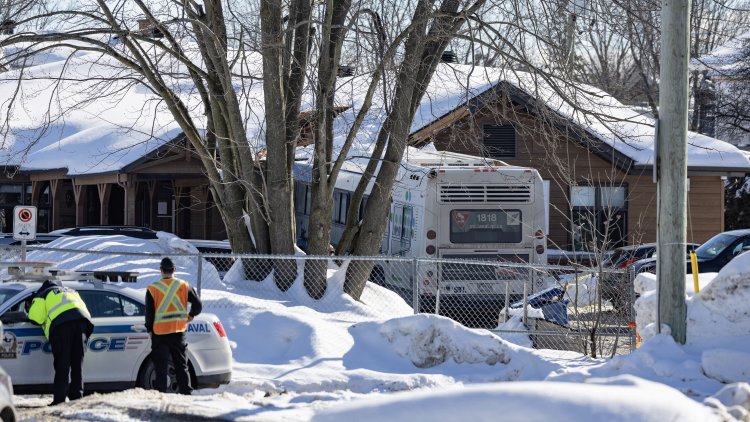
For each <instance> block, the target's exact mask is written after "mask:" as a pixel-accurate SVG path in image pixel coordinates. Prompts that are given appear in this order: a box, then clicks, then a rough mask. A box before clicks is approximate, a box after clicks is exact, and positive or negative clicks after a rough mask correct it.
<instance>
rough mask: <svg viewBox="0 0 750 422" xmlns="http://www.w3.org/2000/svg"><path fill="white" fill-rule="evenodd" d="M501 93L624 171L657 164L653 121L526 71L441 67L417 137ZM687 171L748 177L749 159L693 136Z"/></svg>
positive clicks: (589, 90)
mask: <svg viewBox="0 0 750 422" xmlns="http://www.w3.org/2000/svg"><path fill="white" fill-rule="evenodd" d="M498 91H503V92H505V93H507V94H509V95H511V97H512V98H513V100H514V101H517V102H521V103H525V104H532V105H533V106H534V108H536V110H537V112H539V111H540V109H544V112H547V113H549V112H551V113H554V115H556V116H557V117H559V118H561V119H562V121H566V122H570V123H572V124H574V125H575V126H577V127H578V128H579V129H581V131H582V132H584V133H585V134H586V138H587V139H586V140H584V141H585V142H586V143H588V142H590V141H591V140H596V141H597V142H598V143H600V145H601V146H603V147H605V151H606V153H605V154H602V156H603V157H604V158H607V159H608V160H610V161H612V160H618V159H619V160H622V161H623V163H621V165H622V166H623V167H628V168H636V169H637V168H639V167H641V168H644V167H649V168H650V167H651V166H652V164H653V161H654V148H655V141H654V133H655V129H654V128H655V120H654V119H653V118H652V117H651V116H649V115H647V114H645V113H644V112H642V111H639V110H637V109H635V108H633V107H629V106H626V105H624V104H622V103H620V102H619V101H617V100H616V99H615V98H614V97H612V96H611V95H609V94H607V93H606V92H604V91H601V90H599V89H597V88H594V87H592V86H588V85H583V84H571V83H567V82H565V81H562V80H558V79H553V78H552V77H549V76H546V75H537V74H533V73H527V72H514V71H507V70H502V69H494V68H480V67H473V66H467V65H455V64H443V65H441V66H440V67H439V68H438V71H437V72H436V74H435V76H434V77H433V79H432V82H431V84H430V87H429V90H428V92H427V94H426V95H425V101H423V102H422V104H421V106H420V108H419V109H418V111H417V115H416V117H415V119H414V122H413V125H412V133H413V134H419V132H420V131H425V132H429V129H430V126H431V125H432V124H434V123H435V122H437V121H440V120H441V119H451V118H453V119H458V118H460V116H461V114H460V113H455V112H456V111H457V110H460V109H462V108H464V109H472V108H476V107H477V105H481V102H482V96H487V95H488V94H491V93H493V92H498ZM540 106H541V107H540ZM610 152H614V154H610ZM688 167H690V168H691V170H700V169H706V170H718V171H722V170H724V171H744V172H747V171H750V160H748V158H747V157H746V156H745V155H744V154H743V153H742V152H741V151H740V150H739V149H737V147H735V146H734V145H731V144H729V143H727V142H723V141H720V140H718V139H715V138H711V137H709V136H705V135H702V134H699V133H695V132H688Z"/></svg>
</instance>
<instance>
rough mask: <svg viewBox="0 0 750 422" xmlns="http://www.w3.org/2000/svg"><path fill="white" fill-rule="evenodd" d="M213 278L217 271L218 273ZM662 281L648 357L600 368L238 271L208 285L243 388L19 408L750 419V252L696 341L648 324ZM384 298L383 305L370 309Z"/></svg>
mask: <svg viewBox="0 0 750 422" xmlns="http://www.w3.org/2000/svg"><path fill="white" fill-rule="evenodd" d="M50 246H52V247H61V248H71V247H75V248H79V249H82V250H108V251H121V252H133V251H139V252H143V251H149V252H154V253H174V252H180V251H183V252H185V251H189V250H190V249H189V248H190V247H189V245H187V246H186V244H185V243H184V242H182V241H181V240H180V239H177V238H173V237H169V236H162V238H161V239H160V240H159V241H157V242H148V241H142V240H136V239H129V238H112V237H109V238H98V239H97V238H69V239H59V240H57V241H55V242H54V243H52V244H50ZM29 259H46V260H55V261H58V262H60V267H63V268H84V267H85V268H86V269H94V268H93V267H92V265H95V266H96V268H97V269H99V268H101V269H115V268H117V269H129V270H138V271H141V272H142V275H141V276H140V277H139V280H140V281H139V284H142V285H141V286H140V287H144V286H145V284H148V282H150V278H149V277H151V275H150V274H152V272H153V277H156V270H155V269H156V268H157V267H158V259H157V258H156V257H154V258H148V259H142V258H138V259H134V258H133V257H120V256H117V255H108V256H107V257H102V258H99V259H94V260H92V259H91V257H90V256H88V257H87V256H86V255H83V254H80V253H66V254H64V253H60V252H42V251H39V252H33V253H32V254H30V256H29ZM177 265H178V266H179V267H180V270H179V271H181V274H179V276H181V277H183V278H185V279H187V280H188V281H191V282H192V281H194V277H193V278H191V275H192V274H195V271H196V268H195V264H194V261H190V260H185V261H182V262H177ZM203 268H204V275H211V274H210V271H213V268H211V267H210V266H206V265H204V266H203ZM206 271H209V274H206V273H205V272H206ZM233 274H234V275H233ZM653 282H654V280H653V278H649V277H648V276H641V278H639V280H638V283H639V287H640V288H641V295H642V296H641V299H640V300H639V302H638V304H637V306H638V309H639V321H638V322H639V327H642V328H641V332H642V334H644V338H645V342H644V343H643V345H642V346H641V348H640V349H638V350H637V351H636V352H634V353H632V354H630V355H627V356H619V357H615V358H613V359H591V358H588V357H586V356H582V355H580V354H577V353H573V352H570V353H561V352H560V351H554V352H553V351H545V350H534V349H529V348H525V347H522V346H518V345H515V344H512V343H509V342H507V341H505V340H503V339H502V338H500V337H498V336H496V335H494V334H492V333H490V332H488V331H484V330H472V329H467V328H464V327H462V326H460V325H458V324H456V323H454V322H453V321H451V320H449V319H446V318H443V317H440V316H433V315H424V314H421V315H412V314H411V309H410V307H409V306H408V305H407V304H405V303H399V301H401V299H400V298H399V297H398V296H397V295H395V294H393V293H391V292H390V291H387V290H384V289H381V288H379V287H377V286H368V288H367V290H366V292H365V298H364V300H363V302H364V303H371V304H378V303H389V306H388V307H387V308H383V307H379V306H375V305H365V304H364V303H362V302H356V301H353V300H351V299H350V298H349V297H348V296H346V295H345V294H344V293H343V290H342V273H341V272H336V271H334V270H331V271H330V283H329V284H330V285H329V289H328V291H327V292H326V295H325V296H324V297H323V298H322V299H321V300H320V301H314V300H312V299H309V298H308V297H306V295H305V293H304V289H303V288H302V287H301V283H300V282H299V280H298V282H296V283H295V285H294V286H293V287H292V289H290V291H288V292H286V293H281V292H278V291H276V290H274V286H273V283H272V282H271V281H270V280H265V281H263V282H261V283H257V282H250V281H246V280H241V277H238V276H237V273H236V272H231V271H230V273H229V275H228V276H227V277H226V279H225V280H224V286H221V288H220V289H219V288H217V289H206V288H204V289H203V298H204V302H205V311H206V312H211V313H215V314H217V315H218V316H219V317H220V318H221V319H222V322H223V323H224V326H225V328H226V329H227V332H228V336H229V338H230V340H231V341H232V344H233V348H234V350H233V354H234V361H235V364H234V372H233V380H232V382H231V383H230V384H228V385H225V386H222V387H220V388H218V389H210V390H200V391H196V392H195V393H194V395H193V396H191V397H184V396H168V395H163V394H159V393H155V392H153V391H148V392H147V391H143V390H139V389H134V390H129V391H124V392H118V393H112V394H93V395H90V396H88V397H85V398H84V399H82V400H79V401H77V402H72V403H67V404H65V405H62V406H57V407H54V408H47V407H44V406H43V405H44V404H46V403H47V402H48V401H49V397H39V396H16V397H15V401H16V404H17V406H18V407H19V411H20V415H21V418H22V419H24V418H25V419H29V420H59V419H66V420H96V421H138V420H155V419H159V420H185V419H190V420H201V419H202V418H205V419H219V420H258V419H260V420H294V421H297V420H302V421H304V420H314V421H350V420H357V421H369V420H373V421H374V420H378V421H380V420H394V421H400V420H409V421H413V420H428V421H435V420H457V419H459V418H465V419H469V420H478V421H482V420H493V421H494V420H498V418H499V417H503V419H508V420H521V419H523V420H530V421H535V420H540V421H541V420H545V421H547V420H622V421H631V420H637V421H641V420H649V421H663V420H680V421H692V420H695V421H710V420H728V421H731V420H750V417H748V411H749V410H750V385H748V382H749V381H750V347H748V346H750V342H749V341H748V339H750V323H748V322H750V321H748V319H750V300H749V299H750V254H745V255H743V256H741V257H738V258H736V259H735V261H734V262H732V264H731V265H729V266H728V267H727V268H726V269H725V270H724V271H722V273H720V274H719V275H718V276H717V277H716V278H715V279H713V281H710V282H709V280H708V279H706V280H704V283H705V286H704V288H703V289H702V290H701V292H700V293H699V294H696V295H691V297H690V299H689V302H688V307H689V321H688V324H689V329H688V344H686V345H684V346H682V345H678V344H675V343H674V342H673V341H672V340H671V337H669V336H668V335H666V334H658V335H657V334H654V332H655V330H653V328H652V327H649V324H650V323H651V322H650V321H651V320H652V319H653V318H652V317H653V315H655V314H654V312H653V311H651V310H650V309H651V308H650V307H651V306H652V305H653V304H654V302H653V301H654V297H653V294H652V293H651V292H650V291H651V290H653V287H654V286H655V284H654V283H653ZM690 286H691V289H692V281H690ZM374 296H376V297H378V298H379V299H384V300H368V297H369V298H370V299H371V298H372V297H374ZM401 302H402V301H401ZM394 304H395V305H394ZM649 315H651V317H649ZM649 318H651V320H649ZM508 381H512V382H508Z"/></svg>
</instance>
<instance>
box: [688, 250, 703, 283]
mask: <svg viewBox="0 0 750 422" xmlns="http://www.w3.org/2000/svg"><path fill="white" fill-rule="evenodd" d="M690 266H691V267H692V269H693V290H695V293H698V291H700V289H701V288H700V286H699V285H698V257H697V256H696V255H695V252H693V251H690Z"/></svg>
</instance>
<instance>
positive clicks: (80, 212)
mask: <svg viewBox="0 0 750 422" xmlns="http://www.w3.org/2000/svg"><path fill="white" fill-rule="evenodd" d="M72 182H73V196H74V197H75V200H76V226H82V225H84V224H85V222H84V219H85V214H86V205H85V202H86V196H87V195H86V192H84V189H83V185H78V184H76V179H72Z"/></svg>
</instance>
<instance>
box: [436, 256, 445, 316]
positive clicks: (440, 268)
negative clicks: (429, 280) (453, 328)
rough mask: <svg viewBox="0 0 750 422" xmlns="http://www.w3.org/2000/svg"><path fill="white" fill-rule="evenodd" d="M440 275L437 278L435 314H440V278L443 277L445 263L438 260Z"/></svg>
mask: <svg viewBox="0 0 750 422" xmlns="http://www.w3.org/2000/svg"><path fill="white" fill-rule="evenodd" d="M437 268H438V272H437V273H438V277H437V280H435V315H440V280H441V279H442V278H443V276H442V274H443V263H442V262H438V264H437Z"/></svg>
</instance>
